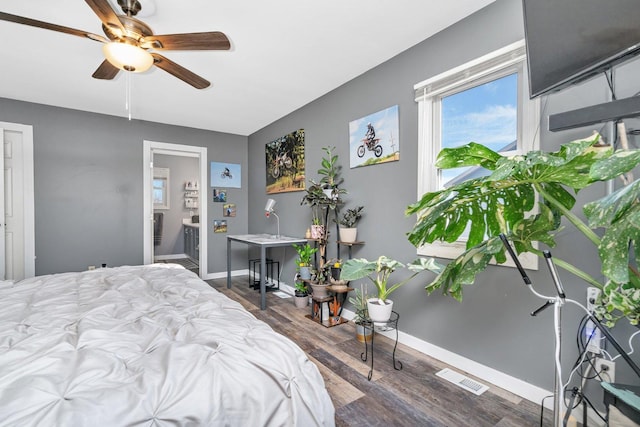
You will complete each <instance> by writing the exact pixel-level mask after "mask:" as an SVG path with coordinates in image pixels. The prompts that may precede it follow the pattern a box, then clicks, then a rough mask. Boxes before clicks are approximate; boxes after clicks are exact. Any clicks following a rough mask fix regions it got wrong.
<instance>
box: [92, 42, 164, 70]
mask: <svg viewBox="0 0 640 427" xmlns="http://www.w3.org/2000/svg"><path fill="white" fill-rule="evenodd" d="M102 52H103V53H104V56H105V58H107V61H109V62H110V63H111V65H113V66H114V67H117V68H119V69H121V70H125V71H132V72H134V73H142V72H144V71H147V70H148V69H149V68H151V66H152V65H153V56H151V54H150V53H149V52H147V51H146V50H144V49H142V48H140V47H138V46H135V45H132V44H128V43H121V42H111V43H105V44H104V45H103V46H102Z"/></svg>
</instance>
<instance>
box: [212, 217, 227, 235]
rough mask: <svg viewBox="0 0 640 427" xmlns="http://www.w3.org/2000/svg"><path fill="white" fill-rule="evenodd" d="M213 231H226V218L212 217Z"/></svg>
mask: <svg viewBox="0 0 640 427" xmlns="http://www.w3.org/2000/svg"><path fill="white" fill-rule="evenodd" d="M213 232H214V233H226V232H227V220H226V219H214V220H213Z"/></svg>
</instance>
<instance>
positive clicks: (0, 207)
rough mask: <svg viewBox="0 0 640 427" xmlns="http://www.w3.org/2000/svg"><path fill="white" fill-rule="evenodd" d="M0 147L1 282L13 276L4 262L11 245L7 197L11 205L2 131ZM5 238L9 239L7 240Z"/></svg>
mask: <svg viewBox="0 0 640 427" xmlns="http://www.w3.org/2000/svg"><path fill="white" fill-rule="evenodd" d="M0 130H1V132H0V147H2V151H3V155H2V156H0V170H1V171H4V172H3V173H2V174H1V175H0V188H2V189H3V197H0V231H1V232H0V279H1V280H6V279H8V278H9V277H10V276H12V275H13V272H9V273H10V274H7V264H9V266H11V265H12V260H9V263H7V262H6V256H7V250H6V247H7V243H9V244H10V245H11V240H12V239H11V235H9V236H8V235H7V227H6V222H5V204H6V198H7V196H8V195H9V203H11V196H10V194H11V191H10V189H7V187H6V186H5V183H6V181H7V180H6V179H5V177H6V175H7V173H10V171H7V170H6V169H5V167H4V165H5V161H4V159H5V157H6V156H7V151H8V150H7V147H6V146H5V143H4V134H5V131H4V129H0ZM7 237H9V238H8V239H7Z"/></svg>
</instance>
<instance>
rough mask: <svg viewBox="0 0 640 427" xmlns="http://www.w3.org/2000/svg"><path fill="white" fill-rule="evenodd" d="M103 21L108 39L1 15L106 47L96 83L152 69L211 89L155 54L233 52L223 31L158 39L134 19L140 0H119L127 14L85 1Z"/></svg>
mask: <svg viewBox="0 0 640 427" xmlns="http://www.w3.org/2000/svg"><path fill="white" fill-rule="evenodd" d="M85 1H86V3H87V4H88V5H89V7H90V8H91V9H92V10H93V12H94V13H95V14H96V15H98V18H100V20H101V21H102V30H103V31H104V33H105V35H106V36H107V37H106V38H105V37H103V36H100V35H97V34H92V33H89V32H87V31H82V30H77V29H75V28H69V27H64V26H62V25H56V24H51V23H48V22H43V21H38V20H35V19H31V18H25V17H22V16H17V15H12V14H9V13H5V12H0V20H2V21H9V22H15V23H18V24H24V25H30V26H32V27H38V28H44V29H46V30H52V31H58V32H61V33H66V34H71V35H74V36H79V37H86V38H89V39H91V40H94V41H98V42H101V43H104V45H103V47H102V50H103V52H104V55H105V57H106V59H105V60H104V61H103V62H102V64H100V66H99V67H98V69H97V70H96V71H95V72H94V73H93V77H94V78H96V79H103V80H111V79H113V78H115V76H116V75H117V74H118V72H119V71H120V70H125V71H130V72H144V71H146V70H148V69H149V68H150V67H151V66H152V65H155V66H156V67H158V68H160V69H162V70H164V71H166V72H167V73H169V74H171V75H173V76H175V77H177V78H179V79H180V80H182V81H184V82H186V83H188V84H190V85H191V86H193V87H195V88H196V89H204V88H207V87H209V85H210V84H211V83H209V82H208V81H207V80H205V79H204V78H202V77H200V76H198V75H197V74H195V73H193V72H192V71H189V70H188V69H186V68H184V67H182V66H181V65H178V64H176V63H175V62H173V61H171V60H170V59H168V58H166V57H164V56H162V55H160V54H159V53H156V52H154V51H155V50H229V49H230V48H231V44H230V43H229V39H228V38H227V36H226V35H224V34H223V33H221V32H219V31H210V32H202V33H185V34H164V35H156V34H153V31H152V30H151V28H149V26H148V25H147V24H145V23H144V22H142V21H141V20H139V19H136V18H134V16H135V15H136V14H137V13H138V12H139V11H140V10H141V9H142V6H141V5H140V2H139V1H138V0H118V5H119V6H120V7H121V8H122V11H123V12H124V14H118V13H117V12H116V11H115V10H113V8H112V7H111V5H110V4H109V1H108V0H85Z"/></svg>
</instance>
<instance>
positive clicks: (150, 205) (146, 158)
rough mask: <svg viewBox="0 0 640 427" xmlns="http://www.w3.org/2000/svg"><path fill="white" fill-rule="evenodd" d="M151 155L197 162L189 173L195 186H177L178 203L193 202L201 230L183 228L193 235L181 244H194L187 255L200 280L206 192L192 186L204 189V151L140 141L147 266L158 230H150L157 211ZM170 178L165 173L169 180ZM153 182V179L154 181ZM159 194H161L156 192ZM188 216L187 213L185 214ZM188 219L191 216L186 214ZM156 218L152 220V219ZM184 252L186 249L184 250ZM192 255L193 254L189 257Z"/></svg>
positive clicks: (152, 258) (204, 259) (203, 264)
mask: <svg viewBox="0 0 640 427" xmlns="http://www.w3.org/2000/svg"><path fill="white" fill-rule="evenodd" d="M154 155H155V156H162V157H163V158H166V157H167V156H168V157H174V156H175V157H183V158H184V157H190V158H195V159H196V160H197V163H195V164H197V165H198V166H197V170H196V171H193V174H194V175H195V176H196V179H197V181H196V182H197V184H196V183H195V182H194V181H189V182H184V183H181V184H180V185H182V186H183V191H182V194H183V195H184V198H181V203H185V206H186V204H187V203H192V204H193V203H195V205H194V206H197V212H198V215H199V223H198V224H200V223H201V224H203V227H199V226H198V227H185V233H187V232H189V233H196V236H193V235H190V239H187V238H186V236H185V242H187V241H188V242H192V241H193V240H196V241H197V245H196V246H195V247H194V248H192V249H197V251H195V252H191V254H192V256H193V257H195V258H196V259H197V261H198V273H199V276H200V277H201V278H204V277H205V276H206V275H207V271H208V270H207V259H208V256H207V229H206V224H207V197H206V193H203V192H202V191H195V188H194V185H196V186H197V188H198V189H200V188H203V189H206V188H207V185H206V184H207V182H206V180H207V148H206V147H196V146H190V145H180V144H170V143H165V142H156V141H146V140H145V141H144V153H143V167H144V177H143V186H144V191H143V193H144V226H143V227H144V229H143V238H144V263H145V264H151V263H153V262H155V254H154V252H155V247H156V245H157V244H158V239H157V238H156V239H154V237H157V233H154V231H158V229H157V228H156V229H155V230H154V226H155V225H156V224H157V220H158V219H157V216H158V215H154V213H156V214H157V213H158V212H161V210H159V211H154V190H155V192H157V189H155V188H154ZM170 176H171V175H170V174H169V177H170ZM155 181H156V182H157V180H155ZM160 193H161V192H160ZM189 210H190V211H191V210H193V211H196V210H195V209H193V208H192V209H189ZM189 213H191V212H189ZM188 216H189V217H190V216H191V215H188ZM154 217H156V218H154ZM185 250H186V249H185ZM193 254H195V255H193Z"/></svg>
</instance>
